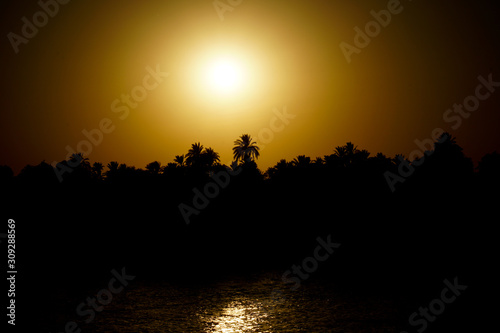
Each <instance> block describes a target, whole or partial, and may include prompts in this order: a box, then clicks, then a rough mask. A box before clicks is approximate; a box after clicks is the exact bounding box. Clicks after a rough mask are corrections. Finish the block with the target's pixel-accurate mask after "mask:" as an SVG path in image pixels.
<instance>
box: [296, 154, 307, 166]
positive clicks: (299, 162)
mask: <svg viewBox="0 0 500 333" xmlns="http://www.w3.org/2000/svg"><path fill="white" fill-rule="evenodd" d="M310 164H311V158H310V157H308V156H307V157H306V156H305V155H299V156H297V157H295V158H294V159H293V161H292V165H293V166H296V167H307V166H308V165H310Z"/></svg>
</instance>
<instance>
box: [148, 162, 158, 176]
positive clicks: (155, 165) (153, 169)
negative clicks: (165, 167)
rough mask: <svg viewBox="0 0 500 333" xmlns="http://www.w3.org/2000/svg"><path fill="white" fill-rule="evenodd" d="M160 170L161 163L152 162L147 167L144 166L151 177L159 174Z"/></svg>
mask: <svg viewBox="0 0 500 333" xmlns="http://www.w3.org/2000/svg"><path fill="white" fill-rule="evenodd" d="M160 169H161V163H160V162H158V161H154V162H151V163H149V164H148V165H146V170H148V171H149V173H151V174H153V175H157V174H159V173H160Z"/></svg>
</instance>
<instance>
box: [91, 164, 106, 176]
mask: <svg viewBox="0 0 500 333" xmlns="http://www.w3.org/2000/svg"><path fill="white" fill-rule="evenodd" d="M102 169H104V166H103V165H102V163H99V162H94V164H92V172H93V173H94V174H95V175H96V177H97V178H98V179H101V176H102Z"/></svg>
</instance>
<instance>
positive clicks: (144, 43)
mask: <svg viewBox="0 0 500 333" xmlns="http://www.w3.org/2000/svg"><path fill="white" fill-rule="evenodd" d="M44 1H45V0H43V1H42V2H44ZM61 1H62V0H61ZM45 2H46V3H48V4H50V6H49V5H48V7H47V8H49V9H48V11H51V14H52V16H53V17H51V16H50V15H45V18H46V22H43V19H44V14H37V13H38V12H39V11H41V10H42V9H41V7H40V5H39V4H37V2H36V1H32V2H31V4H30V5H19V4H17V5H14V4H13V5H9V4H4V3H2V5H0V9H1V10H0V12H1V14H0V15H2V20H1V23H0V27H1V31H2V34H3V36H4V38H3V39H2V43H1V50H0V54H1V57H2V62H1V64H0V67H1V70H2V72H1V74H2V91H3V94H2V95H3V96H2V97H3V98H2V99H1V102H0V103H1V113H0V124H1V125H0V126H1V127H2V128H1V132H0V165H3V164H6V165H9V166H11V167H12V168H13V169H14V171H15V172H16V173H17V172H19V170H20V169H21V168H22V167H23V166H24V165H26V164H38V163H39V162H41V161H42V160H45V161H47V162H48V163H52V161H60V160H62V159H64V158H65V157H66V154H67V152H66V146H70V147H72V148H73V149H76V147H77V145H78V144H79V143H80V142H82V140H88V139H87V138H86V137H85V135H84V134H83V133H82V130H86V131H89V132H91V131H92V130H93V129H98V128H99V126H100V123H101V122H103V119H104V123H105V125H106V126H104V127H106V129H107V131H108V133H103V134H102V138H101V137H100V136H99V135H96V136H95V137H94V140H96V141H95V142H97V144H95V145H94V144H92V147H91V152H90V153H89V154H88V157H89V158H90V160H91V162H94V161H100V162H103V163H104V164H107V163H108V162H109V161H112V160H116V161H118V162H120V163H127V164H131V165H135V166H136V167H141V168H143V167H144V166H145V165H146V164H147V163H149V162H152V161H154V160H158V161H160V162H161V163H162V164H167V163H168V162H171V161H172V160H173V158H174V156H175V155H179V154H184V153H186V152H187V150H188V149H189V147H190V145H191V144H192V143H194V142H198V141H200V142H201V143H202V144H203V145H205V146H210V147H212V148H214V149H215V150H216V151H217V152H219V153H220V154H221V159H222V162H223V163H227V162H229V161H230V160H231V158H232V154H231V148H232V146H233V141H234V140H236V139H237V138H238V136H240V135H241V134H244V133H249V134H251V135H252V136H253V137H254V139H255V140H256V141H257V143H258V144H259V145H261V146H264V145H265V148H264V149H263V151H262V154H261V157H260V158H259V160H258V165H259V167H260V168H261V169H262V170H265V169H266V168H267V167H269V166H272V165H274V164H275V163H276V162H277V161H279V160H280V159H281V158H286V159H288V160H290V159H293V158H294V157H295V156H297V155H299V154H305V155H308V156H311V157H313V158H314V157H316V156H323V155H325V154H330V153H332V151H333V148H334V147H335V146H337V145H342V144H344V143H345V142H347V141H352V142H353V143H354V144H356V145H358V146H359V148H364V149H367V150H368V151H370V152H371V153H372V154H373V155H374V154H376V153H377V152H383V153H385V154H386V155H389V156H394V155H395V154H397V153H399V154H404V155H406V156H408V155H409V154H410V152H412V151H413V150H414V149H416V148H417V146H416V144H415V142H414V141H415V140H416V139H419V140H423V139H426V138H430V137H431V132H432V130H433V129H435V128H437V127H439V128H443V129H445V130H447V131H449V132H450V133H452V134H453V135H454V136H456V137H457V141H458V143H459V144H460V145H461V146H462V147H464V150H465V153H466V155H468V156H470V157H473V158H474V159H475V161H477V159H478V158H480V157H481V156H482V155H484V154H486V153H489V152H492V151H493V150H495V149H496V150H499V151H500V131H499V123H500V122H499V120H500V116H499V112H498V108H499V105H500V88H499V89H498V91H497V92H492V93H491V94H490V96H488V98H487V99H485V100H484V101H481V103H480V105H479V107H478V109H477V110H476V111H474V112H473V113H471V115H470V117H469V118H467V119H463V121H462V123H461V124H460V126H459V127H458V128H457V129H453V128H452V127H451V125H453V124H454V123H452V122H446V121H445V120H444V119H443V114H444V113H445V111H446V110H447V109H449V108H452V107H453V105H454V104H455V103H463V102H464V99H466V98H467V97H468V96H470V95H474V94H475V90H476V87H477V86H478V84H480V81H478V76H480V75H482V76H483V77H484V78H487V77H488V75H490V74H491V75H492V78H493V80H494V81H500V67H499V63H498V59H500V38H499V37H500V24H499V22H498V17H500V15H499V14H500V13H499V12H498V10H497V9H494V8H495V7H494V4H495V2H493V1H486V0H482V1H476V2H474V4H472V2H470V1H468V2H465V1H464V2H463V3H469V4H467V5H465V4H461V3H462V2H457V1H448V0H446V1H440V2H439V4H436V3H434V2H432V1H428V0H427V1H424V0H418V1H415V0H414V1H411V2H410V1H401V3H400V4H399V5H398V6H396V5H397V2H395V1H394V0H391V1H356V4H354V3H353V2H352V1H328V2H327V1H307V2H306V1H264V0H243V1H241V4H239V5H237V6H234V7H232V10H228V11H225V12H224V13H223V14H222V17H223V19H224V20H221V16H220V15H219V14H218V12H217V11H216V9H215V8H214V6H213V3H212V1H210V0H202V1H201V0H195V1H165V0H162V1H152V0H151V1H143V2H139V1H132V0H124V1H106V2H102V3H101V2H97V1H95V2H93V3H92V4H89V3H87V2H83V1H70V2H69V3H67V4H64V5H63V4H59V5H58V7H59V8H57V12H56V8H55V7H54V3H55V2H54V0H48V1H45ZM62 2H64V1H62ZM232 2H233V3H238V1H232ZM222 3H228V2H227V1H222ZM388 6H389V8H399V9H398V11H399V13H397V14H392V15H391V20H390V22H389V23H388V24H387V25H386V27H381V28H380V31H375V33H374V32H372V34H373V35H374V36H373V37H372V38H371V40H370V42H369V44H368V45H366V46H365V47H362V48H358V51H359V52H358V53H353V54H352V55H351V57H350V62H348V59H347V58H346V55H345V54H344V53H343V51H342V49H341V47H340V44H341V43H343V42H344V43H348V44H350V45H352V46H355V45H356V44H355V40H354V39H355V34H356V32H355V30H354V28H355V27H360V28H361V29H362V30H364V29H365V25H366V24H367V23H369V22H370V21H373V20H374V17H373V16H372V14H371V13H370V12H371V11H372V10H374V11H375V12H377V13H379V12H380V11H381V10H387V9H388ZM390 6H393V7H390ZM33 15H35V18H36V19H38V20H39V21H38V23H39V25H40V27H39V28H38V32H37V33H36V35H35V36H32V37H30V38H26V39H25V41H26V43H19V44H18V45H17V46H16V45H14V44H15V42H14V43H13V42H12V38H13V37H12V36H13V35H12V34H11V35H10V37H9V33H14V34H16V35H17V36H21V37H22V38H24V37H23V25H24V24H25V21H23V20H22V19H23V17H26V18H27V20H28V21H30V22H31V23H32V22H33ZM37 15H38V16H37ZM40 20H42V21H40ZM24 30H25V31H24V33H26V32H28V33H30V32H31V33H33V31H29V29H28V28H25V29H24ZM16 38H17V37H16ZM16 48H17V51H18V52H17V53H16ZM221 57H230V58H232V59H235V60H236V62H237V63H238V64H239V65H240V66H241V67H242V68H243V71H244V77H243V78H242V84H241V87H240V89H238V90H235V91H233V92H231V93H226V94H224V93H217V92H214V90H212V88H213V87H211V85H210V84H207V82H206V80H205V78H204V73H205V72H206V69H207V67H209V66H210V64H211V62H213V59H217V58H221ZM147 68H149V70H148V69H147ZM157 69H159V71H160V72H161V73H160V74H158V76H157V78H156V79H155V77H154V75H151V72H152V71H153V72H154V71H155V70H157ZM162 73H163V74H162ZM165 73H168V76H167V75H166V74H165ZM147 75H149V78H146V76H147ZM156 83H157V84H156ZM145 86H147V87H148V89H146V88H144V87H145ZM141 87H142V88H141ZM144 93H145V94H144ZM122 95H129V96H132V95H134V96H135V98H136V100H134V97H129V101H131V102H130V103H131V104H128V105H129V106H128V111H127V112H128V113H127V116H123V115H124V114H125V111H123V110H124V109H123V108H122V109H121V110H122V111H119V112H113V110H112V107H111V106H112V104H113V103H114V101H115V100H117V99H118V102H116V103H115V111H116V108H118V107H124V106H126V105H127V104H126V102H124V101H123V100H122ZM130 98H132V99H130ZM135 104H137V105H135ZM132 106H133V107H132ZM284 108H286V110H287V112H288V114H290V115H293V116H294V117H293V119H292V116H290V118H288V119H285V122H283V121H282V120H276V119H274V118H275V117H276V112H277V110H281V111H280V112H281V113H283V110H284ZM121 116H122V118H123V119H121V118H120V117H121ZM106 119H108V120H106ZM107 122H108V123H107ZM281 124H283V126H280V125H281ZM111 128H113V130H112V131H111V130H110V129H111ZM273 129H274V130H273ZM278 129H279V130H278ZM91 133H96V132H91ZM270 133H271V134H270ZM269 135H272V138H270V137H269ZM84 146H85V145H82V147H84Z"/></svg>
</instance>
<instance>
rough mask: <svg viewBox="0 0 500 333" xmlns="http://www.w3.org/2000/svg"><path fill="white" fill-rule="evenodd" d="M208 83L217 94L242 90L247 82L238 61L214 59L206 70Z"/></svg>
mask: <svg viewBox="0 0 500 333" xmlns="http://www.w3.org/2000/svg"><path fill="white" fill-rule="evenodd" d="M205 76H206V83H207V85H208V86H209V87H210V89H211V90H213V91H214V92H217V93H224V94H225V93H233V92H237V91H238V90H240V89H241V88H242V86H243V84H244V81H245V76H246V75H245V70H244V67H243V65H242V64H241V63H239V62H238V61H237V60H236V59H232V58H229V57H222V58H217V59H213V60H212V61H211V62H210V63H209V64H208V66H207V69H206V73H205Z"/></svg>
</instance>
